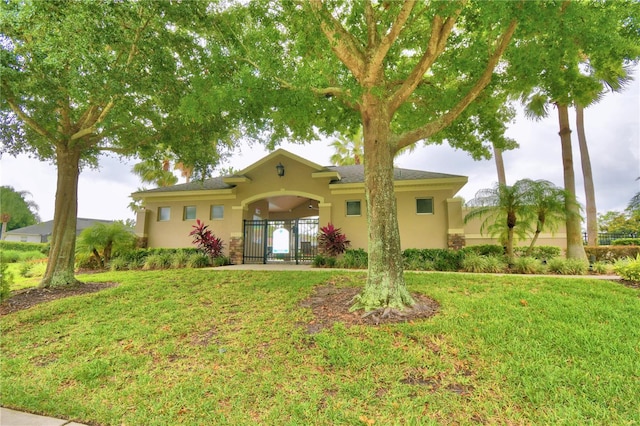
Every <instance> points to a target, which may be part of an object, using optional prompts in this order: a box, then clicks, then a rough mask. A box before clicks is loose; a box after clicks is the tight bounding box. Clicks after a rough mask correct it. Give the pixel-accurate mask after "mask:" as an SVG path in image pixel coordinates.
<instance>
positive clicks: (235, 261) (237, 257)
mask: <svg viewBox="0 0 640 426" xmlns="http://www.w3.org/2000/svg"><path fill="white" fill-rule="evenodd" d="M243 254H244V241H243V239H242V237H231V240H230V241H229V260H230V261H231V264H232V265H240V264H242V257H243Z"/></svg>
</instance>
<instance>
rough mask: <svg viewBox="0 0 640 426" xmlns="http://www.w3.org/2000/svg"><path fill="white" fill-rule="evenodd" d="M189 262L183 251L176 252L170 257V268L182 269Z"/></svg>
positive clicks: (187, 255) (187, 254)
mask: <svg viewBox="0 0 640 426" xmlns="http://www.w3.org/2000/svg"><path fill="white" fill-rule="evenodd" d="M188 261H189V253H187V252H186V251H184V250H176V252H175V253H174V254H173V255H172V256H171V267H172V268H174V269H179V268H184V267H185V266H187V262H188Z"/></svg>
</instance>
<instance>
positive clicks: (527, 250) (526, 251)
mask: <svg viewBox="0 0 640 426" xmlns="http://www.w3.org/2000/svg"><path fill="white" fill-rule="evenodd" d="M513 251H514V253H515V254H516V256H528V257H534V258H536V259H539V260H549V259H553V258H554V257H559V256H560V255H561V254H562V250H561V249H560V247H556V246H535V247H515V248H514V249H513Z"/></svg>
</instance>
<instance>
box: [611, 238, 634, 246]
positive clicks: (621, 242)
mask: <svg viewBox="0 0 640 426" xmlns="http://www.w3.org/2000/svg"><path fill="white" fill-rule="evenodd" d="M611 245H612V246H640V238H618V239H617V240H613V241H611Z"/></svg>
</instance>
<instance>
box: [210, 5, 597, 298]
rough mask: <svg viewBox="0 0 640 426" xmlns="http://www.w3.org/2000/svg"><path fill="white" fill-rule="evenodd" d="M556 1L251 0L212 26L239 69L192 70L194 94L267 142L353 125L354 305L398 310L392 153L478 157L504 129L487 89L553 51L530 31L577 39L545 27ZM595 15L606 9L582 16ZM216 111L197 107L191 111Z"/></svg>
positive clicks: (401, 286)
mask: <svg viewBox="0 0 640 426" xmlns="http://www.w3.org/2000/svg"><path fill="white" fill-rule="evenodd" d="M562 7H563V6H562V5H558V4H557V3H552V2H480V1H472V0H469V1H453V2H439V1H432V2H426V3H423V2H417V1H405V2H386V1H384V2H375V3H374V2H371V1H360V2H352V1H346V0H344V1H343V0H333V1H329V2H322V1H320V0H313V1H309V2H300V3H296V2H291V3H289V2H282V3H279V2H269V1H258V0H256V1H253V2H249V4H248V5H247V7H246V8H245V7H243V6H238V7H237V8H236V11H237V13H239V14H240V15H241V18H238V19H235V20H234V21H233V22H234V23H232V24H229V28H228V29H227V28H225V29H224V30H223V31H224V32H225V34H234V37H230V38H228V39H227V44H226V45H225V47H226V48H227V50H228V52H229V55H230V56H233V57H234V58H235V62H234V64H235V66H236V67H238V69H239V72H238V73H236V75H235V77H233V76H232V78H231V79H230V80H225V81H220V80H219V79H216V78H209V77H207V76H202V81H203V83H202V84H200V85H199V87H202V88H203V89H204V91H203V92H202V93H199V96H198V99H201V98H203V97H206V98H210V99H216V100H217V99H220V98H222V99H226V98H227V97H229V96H231V94H237V95H238V97H239V98H240V102H242V103H243V105H246V111H245V113H246V114H247V115H255V116H260V115H262V116H263V117H264V118H263V119H258V120H255V122H254V124H251V123H248V124H247V128H246V130H247V131H248V132H249V133H252V134H253V135H256V136H257V137H258V138H260V137H261V138H262V139H263V140H264V142H265V143H266V144H267V145H268V146H273V145H275V144H276V143H277V142H278V141H280V140H283V139H287V140H289V141H294V142H295V141H300V142H303V141H308V140H313V139H316V138H317V134H319V133H320V134H325V135H326V134H332V133H333V132H335V131H340V132H341V133H346V134H349V133H353V132H354V130H356V129H357V128H358V127H359V126H362V127H363V136H364V172H365V179H364V180H365V193H366V206H367V219H368V220H367V222H368V237H369V245H368V254H369V262H368V265H369V266H368V268H369V269H368V274H367V282H366V285H365V288H364V290H363V291H362V293H361V294H360V295H359V298H358V300H357V303H356V304H355V305H354V309H357V308H364V309H366V310H372V309H378V308H384V309H387V308H390V310H392V309H394V308H395V309H404V308H405V307H406V306H407V305H411V304H412V303H413V299H412V297H411V296H410V294H409V292H408V291H407V289H406V285H405V282H404V277H403V270H402V253H401V245H400V238H399V230H398V223H397V211H396V205H395V196H394V186H393V174H392V170H393V158H394V156H395V154H396V153H397V152H398V150H400V149H402V148H405V147H408V146H411V145H413V144H415V143H417V142H419V141H426V142H428V143H442V142H444V141H446V142H448V143H449V144H450V145H451V146H453V147H456V148H461V149H465V150H467V151H469V152H470V153H471V154H472V155H473V156H474V157H489V156H490V144H489V143H487V142H486V141H491V140H494V138H493V136H494V135H500V134H501V132H500V131H499V130H502V134H503V133H504V127H505V126H504V123H500V122H499V120H497V119H496V118H495V117H496V111H497V110H498V108H497V106H496V104H497V102H495V100H493V99H492V96H491V95H492V94H493V93H494V90H495V88H497V87H499V86H501V85H504V86H518V87H520V88H521V89H523V90H525V89H524V88H523V85H524V84H526V86H527V87H528V88H530V87H531V86H532V85H533V83H532V82H531V80H532V79H531V78H528V79H526V80H524V81H523V82H520V81H518V80H516V79H513V78H512V77H513V73H512V67H513V66H515V62H517V63H518V66H521V67H525V68H526V66H528V65H531V62H532V59H533V58H536V57H537V55H536V52H537V51H539V50H540V49H541V48H544V49H546V50H552V51H554V52H556V53H557V52H558V51H559V50H558V49H557V48H556V45H555V44H554V43H550V44H549V45H548V46H544V47H542V46H540V44H539V39H540V35H541V34H545V35H547V34H548V35H549V37H551V36H553V35H554V34H558V36H560V35H562V36H566V37H572V38H577V37H579V36H580V33H579V32H578V31H581V30H582V28H581V27H578V28H576V31H575V32H570V31H565V32H563V33H560V32H555V29H556V26H557V22H556V20H555V19H556V18H557V15H558V12H559V11H560V9H561V8H562ZM572 7H574V8H575V10H576V14H577V15H578V16H577V18H580V16H581V15H580V14H581V13H582V14H584V15H585V16H586V14H587V11H588V5H586V4H582V3H580V4H577V5H575V6H573V4H572ZM601 13H602V14H604V13H606V10H602V9H598V10H597V11H594V12H593V13H592V15H597V14H601ZM590 24H592V22H591V21H590V22H587V24H586V25H590ZM605 30H606V29H601V31H605ZM301 34H302V35H304V36H300V35H301ZM514 39H516V40H517V43H512V41H513V40H514ZM545 41H546V40H545ZM239 87H241V88H242V89H238V88H239ZM511 90H515V89H514V88H513V87H512V88H511ZM492 101H493V102H492ZM210 104H213V102H210ZM220 110H224V108H221V107H219V106H217V105H206V106H205V107H202V106H201V108H200V111H199V115H200V116H206V115H207V114H210V113H211V112H213V113H217V112H219V111H220ZM347 130H350V131H349V132H347Z"/></svg>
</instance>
